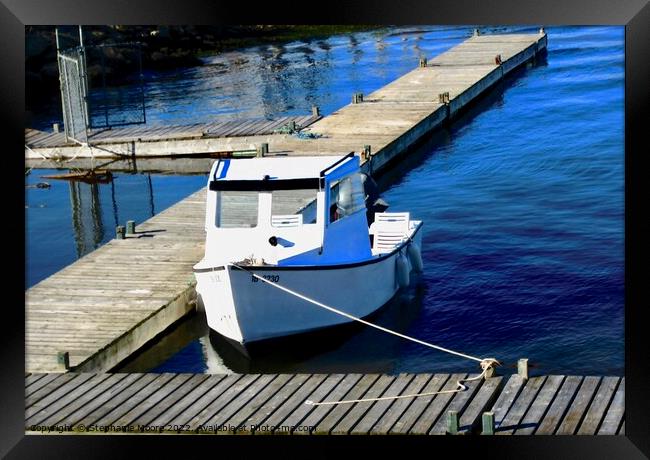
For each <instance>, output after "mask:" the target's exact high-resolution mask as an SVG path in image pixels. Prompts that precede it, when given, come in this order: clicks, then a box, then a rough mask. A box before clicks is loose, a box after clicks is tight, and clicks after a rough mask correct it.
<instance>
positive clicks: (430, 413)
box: [408, 374, 467, 434]
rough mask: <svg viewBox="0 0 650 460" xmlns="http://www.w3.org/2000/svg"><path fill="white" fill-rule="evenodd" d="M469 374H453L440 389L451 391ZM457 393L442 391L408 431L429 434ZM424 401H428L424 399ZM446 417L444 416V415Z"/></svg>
mask: <svg viewBox="0 0 650 460" xmlns="http://www.w3.org/2000/svg"><path fill="white" fill-rule="evenodd" d="M466 377H467V374H452V375H450V376H449V379H448V380H447V381H446V382H445V384H444V385H443V386H442V388H440V390H439V391H450V390H456V389H457V388H458V380H460V379H464V378H466ZM455 394H456V393H441V394H437V395H435V397H434V398H433V400H432V401H431V403H430V404H429V405H428V406H427V407H426V408H425V409H424V411H423V412H422V414H421V415H420V416H419V417H418V419H417V421H416V422H415V423H414V424H413V426H412V427H411V429H410V430H409V431H408V432H409V434H427V433H428V432H429V430H430V429H431V428H432V427H433V426H434V425H435V423H436V422H437V421H438V419H440V418H441V416H442V415H443V414H444V411H445V408H446V407H447V405H448V404H449V402H450V401H451V399H452V398H453V397H454V395H455ZM423 399H424V398H423ZM422 402H423V403H425V402H426V400H425V401H422ZM443 418H444V417H443Z"/></svg>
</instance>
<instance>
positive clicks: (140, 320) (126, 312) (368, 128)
mask: <svg viewBox="0 0 650 460" xmlns="http://www.w3.org/2000/svg"><path fill="white" fill-rule="evenodd" d="M545 48H546V35H545V34H544V33H543V32H541V31H540V34H527V35H521V34H515V35H478V36H474V37H471V38H469V39H467V40H466V41H464V42H463V43H461V44H460V45H458V46H456V47H454V48H452V49H450V50H449V51H447V52H445V53H442V54H440V55H439V56H437V57H435V58H434V59H431V60H430V61H428V62H427V63H426V65H424V64H425V63H424V62H422V66H420V67H418V68H416V69H415V70H413V71H412V72H409V73H408V74H406V75H404V76H403V77H401V78H399V79H397V80H395V81H394V82H392V83H390V84H388V85H387V86H385V87H383V88H381V89H379V90H377V91H375V92H373V93H371V94H369V95H367V96H364V97H363V101H362V102H361V101H360V99H361V98H357V102H356V103H353V104H350V105H347V106H345V107H343V108H342V109H340V110H338V111H336V112H334V113H333V114H331V115H329V116H327V117H325V118H322V119H318V120H315V119H314V118H313V117H317V116H316V115H315V114H314V115H312V118H309V117H308V118H305V120H303V122H304V123H310V125H309V126H308V127H306V128H304V129H303V130H302V131H301V132H304V133H312V134H318V135H320V136H322V137H318V138H307V139H305V138H299V137H296V136H294V135H290V134H267V135H264V136H258V135H253V136H251V137H248V138H247V137H232V136H235V135H236V134H238V133H240V134H241V133H244V132H245V131H246V129H249V128H250V126H248V127H247V125H240V127H239V128H238V130H237V131H234V132H233V131H232V130H231V131H228V130H230V129H231V128H228V130H225V129H226V128H224V130H222V131H219V130H218V127H215V130H213V131H211V132H212V133H213V136H207V137H206V136H203V135H201V137H200V138H197V137H190V138H181V137H179V136H180V135H178V133H176V134H174V133H175V132H172V134H174V136H175V137H174V136H172V137H170V136H169V132H168V133H167V134H165V133H163V132H157V134H156V133H155V132H153V131H152V132H151V133H150V134H151V136H152V137H150V138H146V139H145V137H142V136H144V134H142V133H141V134H137V135H138V136H140V137H137V138H136V137H131V138H129V137H128V136H126V135H125V134H126V132H125V131H122V134H121V136H122V137H121V138H120V137H119V136H118V138H111V133H110V132H107V134H105V136H106V137H105V138H104V141H106V143H103V144H101V145H99V146H93V151H94V152H95V154H97V151H98V149H99V147H101V149H99V150H102V149H103V151H105V152H118V151H120V152H122V153H121V154H122V155H135V156H147V155H163V154H167V155H168V154H171V153H172V152H174V153H176V154H188V153H197V152H224V151H243V150H248V149H250V148H251V146H252V147H255V145H257V144H256V142H258V141H263V142H268V143H269V147H268V148H269V154H270V155H273V154H279V153H282V154H287V155H318V154H330V155H332V154H336V155H340V154H342V153H347V152H350V151H357V152H358V151H362V150H364V147H365V146H369V147H367V149H369V150H370V153H371V156H366V155H364V156H362V158H363V160H364V161H365V162H364V165H363V168H364V170H366V171H368V170H370V172H377V171H379V170H381V169H382V168H384V167H386V165H387V164H388V162H389V161H390V160H392V159H394V158H395V157H397V156H398V155H400V154H403V153H405V152H407V151H408V150H409V149H410V148H411V147H413V146H414V145H416V144H417V142H418V141H419V140H420V139H422V138H423V137H424V136H425V135H426V134H428V133H430V132H431V131H432V130H433V129H435V128H437V127H439V126H441V125H442V124H443V123H445V122H447V121H449V120H451V119H453V118H454V117H455V116H456V115H457V114H458V112H459V111H461V110H462V109H463V108H464V107H466V106H467V104H469V103H471V102H472V101H473V100H474V99H476V98H477V97H478V96H479V95H481V94H482V93H484V92H485V91H486V90H487V89H489V88H490V87H492V86H493V85H494V84H496V83H497V82H498V81H500V80H501V79H503V78H504V76H505V75H506V74H508V73H509V72H511V71H512V70H513V69H515V68H517V67H519V66H521V65H522V64H525V63H526V62H528V61H530V60H531V59H533V58H534V57H535V56H536V55H537V53H539V52H542V51H543V50H544V49H545ZM278 126H279V125H278ZM271 127H272V126H267V127H266V128H264V127H262V128H259V127H256V128H254V129H267V130H268V129H270V128H271ZM129 129H133V130H136V131H137V130H138V129H142V128H129ZM197 129H198V131H202V130H204V128H203V127H200V129H199V128H197ZM219 129H220V128H219ZM198 131H197V132H198ZM132 134H133V133H132ZM217 134H227V135H228V136H231V137H218V136H216V135H217ZM35 136H38V134H35ZM156 136H158V137H159V139H157V140H156ZM34 139H37V138H33V137H30V138H29V139H28V140H27V141H30V142H31V141H34ZM111 139H113V141H115V142H113V141H111ZM115 139H117V140H115ZM129 139H130V140H129ZM127 140H128V142H127ZM41 141H42V142H45V140H41ZM118 141H119V142H118ZM34 142H35V141H34ZM52 142H54V141H52ZM111 142H113V143H111ZM32 145H35V144H32ZM84 149H86V150H87V151H86V150H84ZM120 149H121V150H120ZM32 154H34V155H36V156H37V157H40V156H42V157H48V156H54V155H56V156H67V157H74V156H77V157H83V156H87V155H89V154H90V151H89V150H88V147H87V146H80V147H79V146H73V147H71V146H63V147H43V148H36V147H34V149H32V148H28V149H26V155H32ZM204 204H205V191H199V192H197V193H195V194H193V195H191V196H190V197H189V198H187V199H185V200H183V201H181V202H180V203H178V204H176V205H174V206H172V207H171V208H169V209H167V210H166V211H164V212H162V213H160V214H158V215H156V216H154V217H153V218H152V219H150V220H148V221H146V222H145V223H142V224H140V225H139V226H138V228H137V233H136V234H135V235H133V236H130V237H128V238H126V239H125V240H113V241H111V242H109V243H107V244H106V245H104V246H102V247H101V248H99V249H97V250H95V251H93V252H92V253H90V254H88V255H86V256H84V257H83V258H81V259H79V260H78V261H76V262H75V263H73V264H71V265H70V266H68V267H66V268H65V269H63V270H61V271H59V272H58V273H55V274H54V275H52V276H50V277H49V278H47V279H45V280H43V281H41V282H40V283H38V284H37V285H35V286H34V287H32V288H30V289H29V290H27V291H26V294H25V329H26V357H25V362H26V371H27V372H67V371H74V372H100V371H108V370H110V369H112V368H113V367H115V366H116V365H117V364H119V363H120V362H121V361H123V360H124V359H126V358H128V357H129V356H130V355H132V354H133V353H135V352H136V351H137V350H138V349H139V348H141V347H142V346H143V345H144V344H145V343H146V342H147V341H149V340H151V339H153V338H154V337H155V336H156V335H157V334H160V333H161V332H162V331H164V330H165V329H166V328H168V327H169V326H170V325H172V324H173V323H174V322H176V321H177V320H179V319H180V318H182V317H183V316H184V315H185V314H186V313H188V312H189V311H191V310H192V309H193V308H194V307H193V306H192V304H191V303H190V301H191V300H192V297H193V296H194V295H195V293H194V280H193V276H192V270H191V267H192V265H193V264H194V263H196V262H197V261H198V260H200V259H201V258H202V256H203V248H204V230H203V225H204V212H205V209H204ZM66 353H67V355H66Z"/></svg>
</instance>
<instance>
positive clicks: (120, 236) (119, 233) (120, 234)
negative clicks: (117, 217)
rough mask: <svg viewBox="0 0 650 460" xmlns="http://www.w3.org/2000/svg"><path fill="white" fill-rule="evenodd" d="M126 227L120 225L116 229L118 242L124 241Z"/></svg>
mask: <svg viewBox="0 0 650 460" xmlns="http://www.w3.org/2000/svg"><path fill="white" fill-rule="evenodd" d="M124 230H125V229H124V226H123V225H118V226H117V227H115V238H117V239H118V240H123V239H124Z"/></svg>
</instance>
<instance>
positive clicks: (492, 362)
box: [230, 262, 501, 406]
mask: <svg viewBox="0 0 650 460" xmlns="http://www.w3.org/2000/svg"><path fill="white" fill-rule="evenodd" d="M230 265H231V266H233V267H236V268H238V269H240V270H243V271H245V272H247V273H250V274H251V275H252V276H254V277H255V278H257V279H259V280H261V281H264V282H265V283H267V284H269V285H271V286H273V287H275V288H277V289H280V290H282V291H285V292H287V293H289V294H292V295H295V296H296V297H299V298H301V299H303V300H306V301H307V302H310V303H312V304H314V305H317V306H319V307H321V308H324V309H326V310H329V311H331V312H334V313H338V314H339V315H342V316H345V317H346V318H349V319H351V320H354V321H357V322H360V323H362V324H365V325H366V326H370V327H374V328H375V329H379V330H380V331H384V332H387V333H389V334H393V335H395V336H397V337H401V338H403V339H406V340H410V341H412V342H415V343H419V344H420V345H424V346H426V347H429V348H434V349H436V350H440V351H444V352H447V353H451V354H452V355H456V356H460V357H462V358H467V359H472V360H474V361H478V362H479V364H480V366H481V369H483V372H481V373H480V374H479V375H477V376H476V377H472V378H465V379H459V380H458V381H456V385H457V387H458V388H456V389H454V390H442V391H434V392H429V393H414V394H408V395H401V396H386V397H383V398H367V399H351V400H346V401H322V402H314V401H311V400H309V399H308V400H306V401H305V404H308V405H310V406H324V405H333V404H350V403H356V402H366V401H383V400H390V399H402V398H416V397H419V396H432V395H436V394H444V393H458V392H460V391H465V390H467V387H466V386H465V385H463V384H462V383H461V382H471V381H474V380H479V379H481V378H483V377H484V376H485V374H486V373H487V372H488V371H489V370H490V369H492V368H493V367H494V366H498V365H500V364H501V363H500V362H499V361H497V360H496V359H495V358H477V357H476V356H470V355H466V354H464V353H459V352H457V351H453V350H449V349H448V348H443V347H440V346H438V345H434V344H432V343H428V342H424V341H422V340H419V339H416V338H414V337H409V336H408V335H404V334H400V333H399V332H395V331H393V330H390V329H387V328H385V327H382V326H378V325H377V324H373V323H370V322H368V321H366V320H363V319H361V318H358V317H356V316H353V315H351V314H349V313H346V312H344V311H341V310H337V309H336V308H333V307H330V306H328V305H325V304H323V303H321V302H318V301H316V300H314V299H310V298H309V297H307V296H305V295H303V294H300V293H298V292H295V291H292V290H291V289H289V288H286V287H284V286H281V285H279V284H277V283H274V282H272V281H269V280H267V279H265V278H263V277H261V276H259V275H257V274H255V273H253V272H251V271H250V270H247V269H245V268H244V267H241V266H240V265H237V264H236V263H234V262H230Z"/></svg>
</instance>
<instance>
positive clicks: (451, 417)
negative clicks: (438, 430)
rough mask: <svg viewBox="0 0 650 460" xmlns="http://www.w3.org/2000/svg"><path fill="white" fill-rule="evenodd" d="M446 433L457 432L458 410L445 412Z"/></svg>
mask: <svg viewBox="0 0 650 460" xmlns="http://www.w3.org/2000/svg"><path fill="white" fill-rule="evenodd" d="M447 434H458V412H457V411H455V410H450V411H449V412H447Z"/></svg>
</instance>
